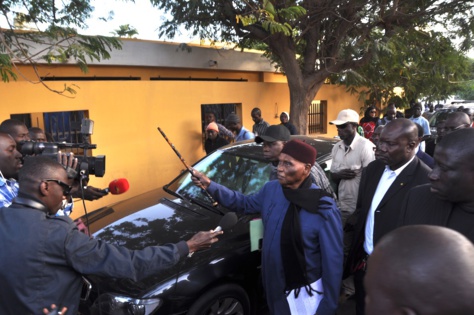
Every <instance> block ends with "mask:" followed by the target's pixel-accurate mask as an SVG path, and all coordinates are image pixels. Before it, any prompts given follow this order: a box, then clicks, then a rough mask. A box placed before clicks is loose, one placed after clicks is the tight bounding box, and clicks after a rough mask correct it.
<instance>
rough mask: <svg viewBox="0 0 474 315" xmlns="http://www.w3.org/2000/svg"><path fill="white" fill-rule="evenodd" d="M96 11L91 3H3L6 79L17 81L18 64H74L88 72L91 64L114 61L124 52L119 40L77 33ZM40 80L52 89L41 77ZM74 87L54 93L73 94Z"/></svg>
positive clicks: (0, 67)
mask: <svg viewBox="0 0 474 315" xmlns="http://www.w3.org/2000/svg"><path fill="white" fill-rule="evenodd" d="M92 10H93V8H92V7H91V6H90V3H89V0H69V1H47V0H42V1H41V0H30V1H20V0H10V1H0V17H1V18H3V19H5V21H7V23H8V27H7V28H2V29H0V76H1V78H2V80H3V81H4V82H9V81H10V80H16V79H17V73H18V71H19V70H18V68H17V65H31V66H32V67H34V68H36V67H37V64H38V62H40V61H43V62H44V61H46V62H47V63H69V62H72V63H76V64H77V65H78V66H79V67H80V68H81V70H82V71H83V72H87V63H88V62H90V61H93V60H97V61H100V60H102V59H108V58H110V51H111V50H112V49H121V43H120V40H119V39H117V38H113V37H105V36H84V35H80V34H78V33H77V31H76V28H80V27H84V26H85V25H84V21H85V20H86V19H87V18H88V17H89V16H90V13H91V12H92ZM25 12H26V13H25ZM35 73H37V72H36V71H35ZM37 79H38V82H40V83H42V84H43V85H45V86H46V87H47V88H49V87H48V86H47V85H46V84H45V83H44V82H42V80H41V78H40V77H39V75H38V77H37ZM74 88H75V87H74V86H66V85H65V87H64V89H63V90H52V89H51V90H52V91H54V92H57V93H60V94H62V93H67V94H68V95H73V94H75V89H74Z"/></svg>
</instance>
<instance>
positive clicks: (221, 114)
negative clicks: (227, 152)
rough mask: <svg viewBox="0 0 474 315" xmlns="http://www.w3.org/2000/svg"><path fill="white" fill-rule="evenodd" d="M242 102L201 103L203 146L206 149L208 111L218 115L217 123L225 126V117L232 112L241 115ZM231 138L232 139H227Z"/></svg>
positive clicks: (215, 115)
mask: <svg viewBox="0 0 474 315" xmlns="http://www.w3.org/2000/svg"><path fill="white" fill-rule="evenodd" d="M240 108H241V105H240V104H235V103H231V104H203V105H201V127H202V148H203V150H204V142H205V141H206V127H207V123H206V117H205V116H206V113H213V114H214V117H216V123H219V124H221V125H224V126H225V119H226V117H227V116H228V115H229V114H230V113H236V114H237V115H239V116H240V111H241V110H240ZM227 140H231V139H227Z"/></svg>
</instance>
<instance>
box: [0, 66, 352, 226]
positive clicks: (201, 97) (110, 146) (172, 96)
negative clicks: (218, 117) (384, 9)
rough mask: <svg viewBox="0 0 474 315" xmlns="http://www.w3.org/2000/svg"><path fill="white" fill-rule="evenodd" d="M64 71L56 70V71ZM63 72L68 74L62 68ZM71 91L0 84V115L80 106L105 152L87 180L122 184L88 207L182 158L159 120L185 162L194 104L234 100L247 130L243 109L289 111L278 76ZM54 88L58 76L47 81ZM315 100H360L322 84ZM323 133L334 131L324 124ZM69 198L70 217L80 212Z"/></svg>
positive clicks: (332, 112)
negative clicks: (98, 173) (102, 166)
mask: <svg viewBox="0 0 474 315" xmlns="http://www.w3.org/2000/svg"><path fill="white" fill-rule="evenodd" d="M63 75H64V74H63ZM70 75H71V74H70ZM71 83H74V84H77V85H78V86H79V87H80V88H79V89H77V92H78V93H77V95H76V96H75V97H74V98H66V97H64V96H60V95H57V94H55V93H52V92H50V91H48V90H47V89H45V88H44V87H43V86H41V85H38V84H36V85H34V84H31V83H28V82H25V81H23V82H11V83H3V84H0V95H1V96H2V97H1V104H2V105H1V106H0V121H3V120H4V119H8V118H10V114H21V113H37V112H54V111H73V110H88V111H89V118H90V119H92V120H94V122H95V125H94V134H93V135H92V143H94V144H97V149H96V150H94V151H93V155H94V156H96V155H102V154H105V155H106V156H107V161H106V174H105V176H104V177H103V178H97V177H94V176H91V182H90V184H91V185H93V186H96V187H101V188H104V187H107V186H108V183H109V182H110V181H111V180H113V179H115V178H121V177H125V178H127V179H128V181H129V182H130V190H129V191H128V192H127V193H125V194H123V195H115V196H113V195H109V196H106V197H104V198H102V199H101V200H99V201H94V202H87V203H86V204H87V207H88V211H92V210H95V209H97V208H99V207H101V206H104V205H107V204H110V203H113V202H116V201H119V200H121V199H126V198H129V197H131V196H134V195H137V194H140V193H142V192H146V191H149V190H151V189H153V188H156V187H160V186H162V185H164V184H166V183H168V182H169V181H170V180H172V179H173V178H174V177H175V176H176V175H177V174H178V173H179V171H180V170H182V169H183V165H182V164H181V161H180V160H179V159H178V157H177V156H176V155H175V154H174V152H173V151H172V149H171V148H170V147H169V145H168V144H167V143H166V141H165V140H164V139H163V138H162V136H161V135H160V134H159V132H158V131H157V127H158V126H159V127H161V128H162V129H163V131H164V132H165V133H166V134H167V136H168V138H169V139H170V141H171V142H172V143H173V144H174V145H175V147H176V148H177V149H178V151H179V152H180V153H181V154H182V156H183V157H184V159H185V160H186V161H187V162H188V164H192V163H194V162H196V161H197V160H198V159H200V158H201V157H203V156H204V155H205V152H204V151H203V149H202V145H201V104H222V103H239V104H242V113H243V117H242V122H243V125H244V126H245V127H247V128H248V129H251V128H252V125H253V121H252V120H251V117H250V111H251V110H252V108H254V107H257V106H258V107H260V108H261V109H262V113H263V117H264V119H265V120H266V121H268V122H269V123H270V124H277V123H279V119H278V118H277V117H275V116H278V114H279V113H281V112H282V111H288V110H289V92H288V87H287V85H286V83H263V82H196V81H109V82H107V81H81V82H79V81H78V82H71ZM49 84H50V86H51V87H57V88H61V87H62V86H64V82H52V83H49ZM316 99H318V100H327V101H328V117H327V120H328V121H330V120H332V119H335V118H336V116H337V113H338V112H339V110H341V109H344V108H348V107H352V108H353V109H355V110H357V111H358V109H359V108H360V103H359V102H358V101H357V99H356V97H355V96H351V95H349V94H348V93H346V92H345V89H344V88H342V87H334V86H329V85H324V86H323V87H322V89H321V91H320V93H319V94H318V95H317V97H316ZM327 130H328V135H329V136H334V135H335V134H336V130H335V128H334V127H333V126H328V128H327ZM82 214H83V212H82V205H81V203H76V210H75V213H74V215H73V217H77V216H79V215H82Z"/></svg>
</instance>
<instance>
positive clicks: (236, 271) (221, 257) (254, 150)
mask: <svg viewBox="0 0 474 315" xmlns="http://www.w3.org/2000/svg"><path fill="white" fill-rule="evenodd" d="M296 137H298V138H300V139H302V140H304V141H306V142H307V143H309V144H311V145H313V146H314V147H315V148H316V149H317V151H318V157H317V162H318V163H319V164H320V165H322V167H323V169H326V170H327V169H328V168H329V167H330V154H331V150H332V147H333V145H334V144H335V143H336V142H337V140H335V139H329V138H320V137H315V138H310V137H305V136H296ZM193 168H195V169H196V170H198V171H200V172H203V173H204V174H207V175H208V176H209V177H210V178H211V179H212V180H213V181H215V182H217V183H220V184H223V185H225V186H227V187H229V188H231V189H234V190H237V191H240V192H241V193H243V194H252V193H255V192H257V191H258V190H259V189H260V188H261V187H262V186H263V185H264V184H265V183H266V182H267V181H268V178H269V175H270V172H271V167H270V165H269V163H268V162H267V161H265V160H264V158H263V153H262V147H261V145H258V144H256V143H255V142H253V141H246V142H239V143H236V144H231V145H228V146H226V147H224V148H221V149H219V150H217V151H215V152H213V153H212V154H210V155H208V156H206V157H204V158H203V159H201V160H200V161H199V162H197V163H196V164H195V165H194V166H193ZM163 190H164V191H163ZM227 212H229V210H227V209H226V208H224V207H222V206H220V205H218V206H212V203H211V201H210V200H209V199H208V197H207V196H206V195H205V194H204V193H203V192H202V191H201V190H200V189H199V188H197V187H196V186H194V185H193V184H192V182H191V179H190V175H189V173H188V172H186V171H182V172H181V174H180V175H179V176H178V177H177V178H175V179H174V180H173V181H172V182H171V183H170V184H168V185H166V186H165V187H163V189H156V190H153V191H150V192H147V193H145V194H142V195H139V196H136V197H133V198H131V199H128V200H125V201H121V202H118V203H116V204H113V205H111V206H109V207H105V208H101V209H99V210H96V211H94V212H92V213H91V214H90V215H89V217H88V218H87V219H86V218H82V220H83V221H84V222H86V221H88V222H89V230H90V231H91V232H93V236H94V237H95V238H98V239H102V240H105V241H107V242H108V243H112V244H117V245H122V246H125V247H127V248H129V249H142V248H144V247H146V246H150V245H159V244H164V243H175V242H178V241H179V240H183V239H185V240H187V239H189V238H190V237H191V236H192V235H194V234H195V233H197V232H198V231H202V230H210V229H214V228H215V227H217V226H218V224H219V221H220V220H221V218H222V217H223V215H224V214H225V213H227ZM258 219H259V218H258V217H257V216H256V215H240V216H238V222H237V224H235V226H233V227H232V228H230V229H227V230H225V231H224V234H223V235H221V236H220V237H219V239H220V240H219V242H217V243H216V244H214V245H213V246H212V248H210V249H209V250H203V251H199V252H196V253H194V255H193V256H192V257H189V258H186V259H184V260H182V261H180V262H179V263H178V264H177V265H176V266H174V267H173V268H171V269H169V270H167V271H164V272H161V273H159V274H156V275H154V276H151V277H148V278H146V279H144V280H142V281H140V282H133V281H131V280H127V279H103V278H100V277H95V276H90V277H87V278H88V280H89V281H90V282H91V284H92V290H89V291H88V292H87V293H90V294H88V297H87V300H86V301H84V302H83V303H82V305H81V313H82V314H101V315H106V314H114V315H121V314H134V315H138V314H140V315H144V314H168V315H170V314H185V313H186V314H191V315H192V314H194V315H202V314H244V315H246V314H255V312H257V310H258V309H259V307H260V306H261V305H262V303H259V301H261V300H262V299H261V298H262V296H263V294H262V288H261V284H260V262H261V261H260V252H259V250H258V246H257V249H256V250H255V246H253V247H254V250H253V251H251V242H250V236H249V225H250V222H252V221H254V220H257V221H256V222H258ZM253 223H255V222H253ZM253 223H252V224H253ZM252 244H255V242H253V243H252ZM124 276H126V275H124Z"/></svg>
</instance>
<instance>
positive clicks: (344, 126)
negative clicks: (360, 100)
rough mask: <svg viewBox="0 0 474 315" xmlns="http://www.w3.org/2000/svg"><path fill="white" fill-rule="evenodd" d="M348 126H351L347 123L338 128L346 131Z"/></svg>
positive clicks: (337, 126)
mask: <svg viewBox="0 0 474 315" xmlns="http://www.w3.org/2000/svg"><path fill="white" fill-rule="evenodd" d="M347 125H349V124H348V123H345V124H342V125H336V128H337V129H346V127H347Z"/></svg>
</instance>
